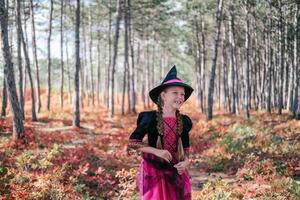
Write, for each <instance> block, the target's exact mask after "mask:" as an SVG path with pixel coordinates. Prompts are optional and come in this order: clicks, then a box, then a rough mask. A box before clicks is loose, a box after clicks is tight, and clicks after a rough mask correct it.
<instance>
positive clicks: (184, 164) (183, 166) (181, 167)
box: [174, 160, 189, 175]
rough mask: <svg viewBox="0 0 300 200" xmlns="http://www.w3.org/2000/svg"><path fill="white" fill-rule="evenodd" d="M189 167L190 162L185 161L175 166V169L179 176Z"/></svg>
mask: <svg viewBox="0 0 300 200" xmlns="http://www.w3.org/2000/svg"><path fill="white" fill-rule="evenodd" d="M188 165H189V161H188V160H184V161H182V162H179V163H177V164H176V165H174V167H175V168H176V169H177V172H178V174H180V175H181V174H182V173H183V172H184V171H185V170H186V169H187V167H188Z"/></svg>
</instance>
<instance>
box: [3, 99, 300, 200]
mask: <svg viewBox="0 0 300 200" xmlns="http://www.w3.org/2000/svg"><path fill="white" fill-rule="evenodd" d="M139 110H142V109H139ZM195 110H198V109H197V108H196V107H195V106H194V104H192V103H191V102H189V103H187V105H185V106H184V107H183V108H182V113H185V114H187V115H189V116H190V117H191V119H192V121H193V128H192V130H191V133H190V141H191V152H190V157H191V158H190V159H191V164H190V169H189V172H190V176H191V181H192V186H193V189H192V196H193V199H282V200H283V199H300V153H299V152H300V143H299V140H300V122H299V121H296V120H293V119H292V118H291V116H290V115H289V114H287V113H286V114H283V115H278V114H268V113H266V112H258V111H253V112H252V113H251V118H250V120H245V119H244V118H243V117H242V116H236V115H230V114H221V111H219V112H218V111H215V113H214V114H215V116H214V119H213V120H211V121H206V119H205V115H204V114H201V113H200V112H197V111H196V112H195ZM26 112H27V113H26V120H25V130H26V131H25V137H24V138H23V139H22V140H20V142H18V143H15V142H13V141H11V133H12V121H11V117H8V118H6V119H1V120H0V199H137V193H136V190H135V175H136V172H137V168H138V165H139V158H138V157H136V156H135V155H128V154H127V152H126V148H127V142H128V137H129V135H130V133H131V132H132V131H133V129H134V128H135V124H136V118H137V115H128V114H127V115H124V116H123V115H116V116H115V117H114V118H113V119H109V118H108V117H107V111H106V109H105V108H103V107H100V108H95V109H92V108H85V109H84V110H83V111H81V128H73V127H72V126H71V125H72V112H71V109H70V108H69V109H67V108H66V109H65V110H64V111H61V110H60V109H59V106H57V108H55V109H53V111H51V112H46V111H42V112H41V113H39V115H38V116H39V121H38V122H31V120H30V117H29V115H30V112H29V111H26Z"/></svg>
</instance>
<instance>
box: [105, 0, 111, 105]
mask: <svg viewBox="0 0 300 200" xmlns="http://www.w3.org/2000/svg"><path fill="white" fill-rule="evenodd" d="M111 7H112V6H111V0H109V20H108V65H107V76H106V77H107V79H106V88H108V90H105V91H106V105H107V109H110V108H109V106H110V93H109V88H110V87H111V85H110V82H111V77H110V75H111V71H112V69H111V67H112V66H111V43H112V41H111V32H112V31H111V27H112V8H111Z"/></svg>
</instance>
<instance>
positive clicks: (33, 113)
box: [17, 0, 37, 121]
mask: <svg viewBox="0 0 300 200" xmlns="http://www.w3.org/2000/svg"><path fill="white" fill-rule="evenodd" d="M17 10H18V11H20V0H17ZM18 23H19V26H20V28H19V31H20V32H19V33H18V34H20V36H21V40H22V45H23V53H24V55H25V66H26V69H27V73H28V77H29V83H30V94H31V116H32V121H37V116H36V112H35V97H34V93H35V90H34V86H33V79H32V76H31V67H30V61H29V56H28V51H27V48H26V47H27V45H26V42H25V37H24V33H23V29H22V25H21V20H18ZM24 74H25V73H24Z"/></svg>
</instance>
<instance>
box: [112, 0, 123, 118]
mask: <svg viewBox="0 0 300 200" xmlns="http://www.w3.org/2000/svg"><path fill="white" fill-rule="evenodd" d="M122 6H123V0H118V8H117V18H116V26H115V31H116V32H115V38H114V53H113V59H112V67H111V71H110V87H109V117H110V118H111V117H112V116H113V115H114V106H115V105H114V102H115V101H114V97H115V73H116V62H117V55H118V41H119V32H120V21H121V17H122Z"/></svg>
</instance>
